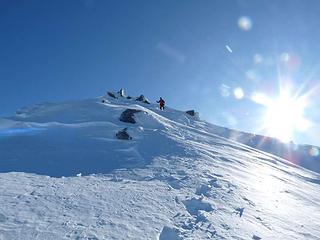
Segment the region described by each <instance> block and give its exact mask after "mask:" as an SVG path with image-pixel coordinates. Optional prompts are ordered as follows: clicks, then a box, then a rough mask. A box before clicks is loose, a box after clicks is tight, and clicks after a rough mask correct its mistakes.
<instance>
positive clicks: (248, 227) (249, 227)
mask: <svg viewBox="0 0 320 240" xmlns="http://www.w3.org/2000/svg"><path fill="white" fill-rule="evenodd" d="M103 99H105V101H104V102H102V98H96V99H89V100H84V101H73V102H66V103H61V104H43V105H38V106H36V107H33V108H30V109H24V111H23V112H20V114H19V115H17V116H14V117H11V118H7V119H3V120H1V121H0V132H1V133H0V169H1V172H2V173H1V174H0V179H1V180H0V181H1V185H0V190H1V193H2V194H1V195H0V239H160V240H170V239H174V240H177V239H256V240H257V239H320V238H319V236H320V228H319V222H320V211H319V209H320V187H319V186H320V176H319V174H317V173H313V172H310V171H308V170H306V169H303V168H301V167H298V166H295V165H293V164H291V163H289V162H287V161H285V160H283V159H280V158H277V157H274V156H272V155H270V154H266V153H264V152H261V151H259V150H256V149H253V148H250V147H247V146H245V145H242V144H239V143H237V142H234V141H231V140H228V139H226V138H224V137H221V136H219V135H216V134H214V133H215V131H213V130H214V129H215V126H214V125H211V124H208V123H206V122H204V121H200V120H198V119H196V118H193V117H191V116H189V115H187V114H185V113H184V112H181V111H177V110H173V109H170V108H166V111H164V112H163V111H160V110H158V109H157V105H154V104H145V103H139V102H135V101H133V100H131V99H124V98H119V99H113V98H103ZM126 109H137V110H140V111H141V112H138V113H135V114H134V119H135V121H136V123H134V124H132V123H125V122H122V121H120V120H119V117H120V116H121V113H122V112H124V111H125V110H126ZM124 128H127V129H128V130H127V131H128V133H129V134H130V136H132V140H129V141H125V140H118V139H117V138H116V137H115V135H116V133H117V132H118V131H119V130H121V129H124ZM77 175H78V177H76V176H77ZM62 176H64V177H62Z"/></svg>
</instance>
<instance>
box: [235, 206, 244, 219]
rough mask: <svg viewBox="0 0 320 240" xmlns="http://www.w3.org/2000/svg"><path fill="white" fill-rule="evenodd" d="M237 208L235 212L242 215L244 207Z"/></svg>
mask: <svg viewBox="0 0 320 240" xmlns="http://www.w3.org/2000/svg"><path fill="white" fill-rule="evenodd" d="M235 210H236V212H235V213H236V215H238V214H239V217H242V215H243V211H244V207H243V208H236V209H235Z"/></svg>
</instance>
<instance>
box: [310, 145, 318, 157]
mask: <svg viewBox="0 0 320 240" xmlns="http://www.w3.org/2000/svg"><path fill="white" fill-rule="evenodd" d="M319 153H320V150H319V148H317V147H311V148H310V150H309V154H310V156H312V157H317V156H319Z"/></svg>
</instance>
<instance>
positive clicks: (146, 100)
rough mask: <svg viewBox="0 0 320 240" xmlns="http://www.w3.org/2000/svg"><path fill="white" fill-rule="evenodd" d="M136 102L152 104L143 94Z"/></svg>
mask: <svg viewBox="0 0 320 240" xmlns="http://www.w3.org/2000/svg"><path fill="white" fill-rule="evenodd" d="M136 101H139V102H143V103H147V104H150V102H149V100H148V99H146V97H145V96H143V95H142V94H141V95H140V97H138V98H136Z"/></svg>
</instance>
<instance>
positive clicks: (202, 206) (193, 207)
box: [183, 198, 213, 216]
mask: <svg viewBox="0 0 320 240" xmlns="http://www.w3.org/2000/svg"><path fill="white" fill-rule="evenodd" d="M183 204H184V205H185V206H186V209H187V211H188V212H189V213H190V214H191V215H193V216H198V215H201V212H200V210H203V211H205V212H211V211H213V207H212V206H211V204H210V203H208V202H205V201H203V199H202V198H199V199H197V198H192V199H190V200H185V201H183Z"/></svg>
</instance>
